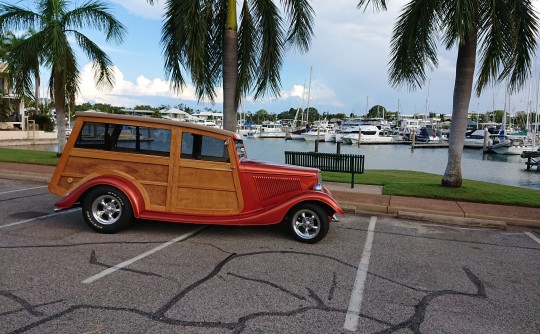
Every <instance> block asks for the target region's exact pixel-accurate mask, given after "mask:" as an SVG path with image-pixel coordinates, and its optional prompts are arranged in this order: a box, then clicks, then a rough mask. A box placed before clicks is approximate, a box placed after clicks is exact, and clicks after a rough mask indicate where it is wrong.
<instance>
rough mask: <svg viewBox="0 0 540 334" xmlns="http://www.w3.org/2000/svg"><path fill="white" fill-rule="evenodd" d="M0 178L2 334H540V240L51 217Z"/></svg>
mask: <svg viewBox="0 0 540 334" xmlns="http://www.w3.org/2000/svg"><path fill="white" fill-rule="evenodd" d="M57 199H58V198H57V197H55V196H52V195H50V194H49V193H48V191H47V187H46V185H44V184H42V183H33V182H25V181H12V180H3V179H0V266H1V268H2V270H1V274H0V332H1V333H151V332H153V333H352V332H357V333H409V332H410V333H539V332H540V316H539V315H540V290H539V289H538V285H539V282H540V232H539V231H535V230H531V229H520V228H512V229H509V230H506V231H501V230H490V229H470V228H458V227H449V226H437V225H430V224H426V223H419V222H414V221H408V220H403V219H396V218H393V217H388V216H384V215H381V216H371V215H345V216H342V217H340V221H339V222H334V223H332V225H331V228H330V232H329V233H328V236H327V237H326V238H325V239H324V240H323V241H321V242H320V243H318V244H315V245H306V244H302V243H299V242H296V241H294V240H293V239H292V238H291V237H290V236H289V234H288V232H287V231H286V230H285V229H284V228H281V227H280V226H268V227H223V226H199V225H190V224H173V223H160V222H152V221H140V222H136V223H135V224H134V225H133V226H132V227H131V228H129V229H128V230H125V231H123V232H121V233H118V234H113V235H104V234H99V233H95V232H93V231H92V230H91V229H90V228H89V227H87V226H86V225H85V223H84V221H83V219H82V217H81V212H80V210H79V209H73V210H70V211H66V212H59V213H54V212H53V210H52V207H53V203H54V202H55V201H56V200H57Z"/></svg>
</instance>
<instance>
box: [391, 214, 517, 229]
mask: <svg viewBox="0 0 540 334" xmlns="http://www.w3.org/2000/svg"><path fill="white" fill-rule="evenodd" d="M397 216H398V218H403V219H413V220H421V221H427V222H430V223H435V224H444V225H457V226H469V227H483V228H496V229H501V230H506V222H504V221H502V220H488V219H478V218H466V217H455V216H446V215H444V216H443V215H437V214H432V213H423V212H410V211H399V212H398V214H397Z"/></svg>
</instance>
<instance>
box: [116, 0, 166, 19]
mask: <svg viewBox="0 0 540 334" xmlns="http://www.w3.org/2000/svg"><path fill="white" fill-rule="evenodd" d="M112 1H113V2H115V3H117V4H119V5H120V6H122V7H124V8H125V9H126V10H128V11H129V12H130V13H132V14H134V15H136V16H140V17H144V18H147V19H153V20H159V19H161V16H162V15H163V9H164V5H165V2H166V0H154V5H153V6H152V5H150V4H149V3H148V1H147V0H112Z"/></svg>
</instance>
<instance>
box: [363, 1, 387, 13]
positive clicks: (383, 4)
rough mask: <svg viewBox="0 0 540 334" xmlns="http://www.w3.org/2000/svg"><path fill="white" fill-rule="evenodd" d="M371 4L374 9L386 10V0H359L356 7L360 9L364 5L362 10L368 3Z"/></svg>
mask: <svg viewBox="0 0 540 334" xmlns="http://www.w3.org/2000/svg"><path fill="white" fill-rule="evenodd" d="M370 3H371V4H372V5H373V9H374V10H375V11H381V10H386V9H387V7H386V3H387V1H386V0H359V1H358V5H356V8H358V9H362V7H364V11H365V10H366V9H367V8H368V6H369V4H370Z"/></svg>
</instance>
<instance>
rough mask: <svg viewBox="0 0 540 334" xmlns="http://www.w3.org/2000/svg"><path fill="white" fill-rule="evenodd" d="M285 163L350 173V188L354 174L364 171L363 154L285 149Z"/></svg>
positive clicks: (352, 185) (352, 186)
mask: <svg viewBox="0 0 540 334" xmlns="http://www.w3.org/2000/svg"><path fill="white" fill-rule="evenodd" d="M285 163H286V164H289V165H296V166H303V167H313V168H318V169H320V170H321V171H326V172H342V173H351V176H352V177H351V188H354V174H361V173H363V172H364V156H363V155H358V154H335V153H319V152H294V151H285Z"/></svg>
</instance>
